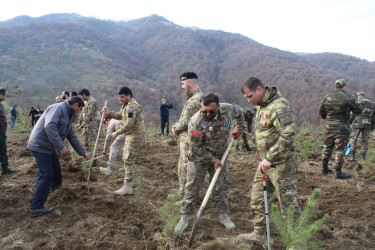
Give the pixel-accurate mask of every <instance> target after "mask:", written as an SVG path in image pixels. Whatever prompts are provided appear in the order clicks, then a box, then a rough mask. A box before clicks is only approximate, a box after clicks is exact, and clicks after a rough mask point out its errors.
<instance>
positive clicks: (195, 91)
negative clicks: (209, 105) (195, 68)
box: [172, 72, 203, 196]
mask: <svg viewBox="0 0 375 250" xmlns="http://www.w3.org/2000/svg"><path fill="white" fill-rule="evenodd" d="M180 79H181V87H182V89H183V90H184V91H185V92H186V95H187V101H186V103H185V105H184V108H183V109H182V112H181V115H180V119H179V120H178V122H176V123H175V124H174V125H173V127H172V132H173V134H174V135H176V136H179V137H180V158H179V160H178V180H179V184H180V189H179V191H180V194H181V196H183V195H184V187H185V183H186V168H187V162H188V159H187V155H188V150H189V136H188V132H187V130H188V124H189V120H190V118H191V117H192V116H193V115H194V114H195V113H196V112H197V111H198V110H199V109H200V107H201V106H200V99H201V98H202V96H203V93H202V90H201V89H200V88H199V85H198V76H197V74H195V73H194V72H185V73H183V74H182V75H181V76H180Z"/></svg>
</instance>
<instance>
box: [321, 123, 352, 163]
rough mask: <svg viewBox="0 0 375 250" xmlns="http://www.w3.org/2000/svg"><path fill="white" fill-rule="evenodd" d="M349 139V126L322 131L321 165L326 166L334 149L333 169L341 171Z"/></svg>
mask: <svg viewBox="0 0 375 250" xmlns="http://www.w3.org/2000/svg"><path fill="white" fill-rule="evenodd" d="M348 139H349V126H343V127H338V128H337V129H335V130H328V129H326V130H324V147H323V154H322V163H323V165H325V164H328V162H329V159H330V158H331V155H332V151H333V148H336V158H335V165H334V166H335V169H336V170H341V168H342V166H343V165H344V162H345V160H344V154H345V150H346V146H347V144H348Z"/></svg>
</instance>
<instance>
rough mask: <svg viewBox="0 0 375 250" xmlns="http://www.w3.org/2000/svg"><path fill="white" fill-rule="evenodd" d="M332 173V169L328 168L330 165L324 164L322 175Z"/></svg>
mask: <svg viewBox="0 0 375 250" xmlns="http://www.w3.org/2000/svg"><path fill="white" fill-rule="evenodd" d="M329 173H332V169H330V168H329V167H328V164H323V169H322V174H329Z"/></svg>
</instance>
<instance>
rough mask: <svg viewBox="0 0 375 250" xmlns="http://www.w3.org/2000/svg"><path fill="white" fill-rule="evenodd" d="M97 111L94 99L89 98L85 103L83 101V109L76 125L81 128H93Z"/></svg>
mask: <svg viewBox="0 0 375 250" xmlns="http://www.w3.org/2000/svg"><path fill="white" fill-rule="evenodd" d="M97 111H98V104H97V103H96V101H95V99H94V98H93V97H92V96H90V97H89V99H88V100H87V101H85V107H84V108H83V109H82V112H81V114H80V116H79V120H78V124H79V125H80V126H81V127H87V126H94V125H96V122H97V121H96V116H97Z"/></svg>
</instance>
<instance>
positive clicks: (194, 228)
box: [189, 137, 234, 248]
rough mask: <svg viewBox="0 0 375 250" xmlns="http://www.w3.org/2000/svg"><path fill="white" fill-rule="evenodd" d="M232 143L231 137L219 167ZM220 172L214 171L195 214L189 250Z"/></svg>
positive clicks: (222, 163) (218, 170) (219, 169)
mask: <svg viewBox="0 0 375 250" xmlns="http://www.w3.org/2000/svg"><path fill="white" fill-rule="evenodd" d="M233 142H234V138H233V137H232V139H231V140H230V142H229V144H228V147H227V149H226V150H225V153H224V155H223V157H222V158H221V165H223V166H224V163H225V160H226V158H227V156H228V154H229V150H230V148H231V147H232V144H233ZM220 171H221V167H220V168H218V169H216V172H215V175H214V177H213V178H212V181H211V184H210V186H209V187H208V189H207V193H206V195H205V196H204V199H203V202H202V205H201V207H200V208H199V211H198V214H197V218H196V219H195V222H194V226H193V229H192V230H191V234H190V240H189V248H190V247H191V245H192V244H193V241H194V236H195V234H196V231H197V227H198V222H199V219H200V218H201V215H202V213H203V210H204V208H205V207H206V204H207V201H208V198H210V195H211V192H212V189H213V188H214V186H215V183H216V180H217V178H218V177H219V174H220Z"/></svg>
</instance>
